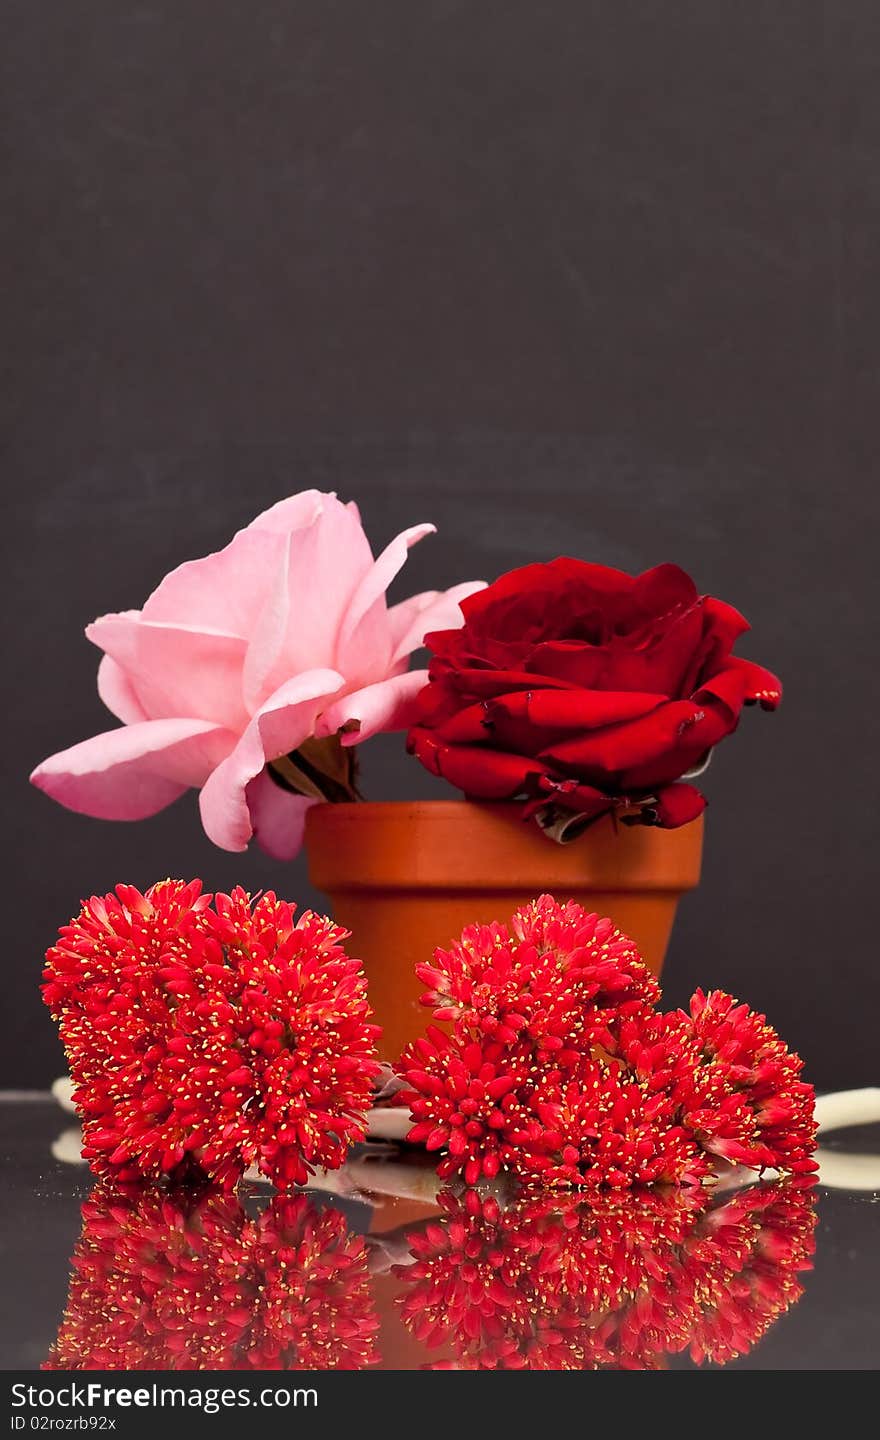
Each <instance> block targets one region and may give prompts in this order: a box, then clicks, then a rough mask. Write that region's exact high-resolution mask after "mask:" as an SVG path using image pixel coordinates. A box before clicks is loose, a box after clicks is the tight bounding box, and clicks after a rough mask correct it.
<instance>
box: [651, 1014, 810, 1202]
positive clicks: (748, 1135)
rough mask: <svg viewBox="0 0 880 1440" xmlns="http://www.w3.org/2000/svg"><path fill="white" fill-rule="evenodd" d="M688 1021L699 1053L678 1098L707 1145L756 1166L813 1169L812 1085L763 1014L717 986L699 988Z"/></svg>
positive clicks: (798, 1170)
mask: <svg viewBox="0 0 880 1440" xmlns="http://www.w3.org/2000/svg"><path fill="white" fill-rule="evenodd" d="M689 1028H690V1029H691V1032H692V1036H693V1045H694V1048H695V1050H696V1056H697V1058H696V1063H695V1065H694V1067H693V1069H692V1070H691V1071H690V1073H689V1074H687V1075H685V1076H684V1077H683V1078H682V1080H681V1081H680V1082H679V1084H678V1089H677V1098H678V1100H679V1103H680V1104H681V1105H682V1108H683V1111H684V1119H685V1124H686V1125H687V1126H688V1128H689V1129H691V1130H693V1131H694V1133H695V1134H696V1135H698V1136H699V1138H700V1139H701V1141H702V1143H703V1145H704V1146H705V1148H706V1149H707V1150H708V1151H709V1152H710V1153H711V1154H713V1155H719V1156H721V1157H722V1158H723V1159H724V1160H730V1161H733V1162H734V1163H735V1164H741V1165H751V1166H753V1167H755V1168H756V1169H763V1168H764V1167H765V1166H772V1167H773V1168H775V1169H778V1170H783V1171H786V1172H787V1173H791V1174H799V1173H804V1172H810V1171H813V1170H815V1169H816V1162H815V1161H814V1160H813V1159H811V1158H810V1157H811V1156H812V1152H813V1150H814V1149H815V1148H816V1120H815V1116H814V1113H813V1111H814V1107H815V1103H816V1096H815V1092H814V1090H813V1087H812V1085H808V1084H807V1083H806V1082H805V1081H803V1080H801V1078H800V1074H801V1070H802V1069H803V1061H802V1060H801V1059H800V1056H798V1055H795V1054H794V1053H793V1052H792V1051H791V1050H789V1049H788V1048H787V1046H786V1045H785V1044H784V1042H783V1041H782V1040H780V1038H779V1036H778V1035H777V1033H776V1031H775V1030H774V1029H773V1028H772V1026H770V1025H768V1024H767V1020H766V1017H765V1016H763V1015H758V1014H756V1013H755V1011H753V1010H749V1008H748V1006H747V1005H741V1004H739V1003H738V1002H737V1001H736V1000H734V999H733V998H732V996H730V995H725V994H724V992H723V991H721V990H712V991H710V992H709V994H708V995H704V993H703V991H702V990H698V991H697V992H696V993H695V995H694V996H693V999H692V1000H691V1005H690V1027H689Z"/></svg>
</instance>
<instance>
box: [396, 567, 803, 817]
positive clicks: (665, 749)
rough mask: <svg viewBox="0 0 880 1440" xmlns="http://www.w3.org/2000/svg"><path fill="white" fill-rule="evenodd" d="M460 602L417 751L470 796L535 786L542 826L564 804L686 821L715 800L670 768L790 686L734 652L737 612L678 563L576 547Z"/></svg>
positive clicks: (587, 813)
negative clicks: (614, 558) (648, 566)
mask: <svg viewBox="0 0 880 1440" xmlns="http://www.w3.org/2000/svg"><path fill="white" fill-rule="evenodd" d="M461 608H462V611H463V613H464V625H463V627H462V628H461V629H460V630H443V631H440V632H438V633H436V634H433V635H428V636H427V638H426V644H427V645H428V647H429V649H430V650H431V651H432V652H433V659H432V661H431V665H430V670H429V677H430V678H429V683H428V684H427V685H426V687H425V689H424V690H423V691H422V692H421V695H420V696H419V713H418V717H417V720H416V723H415V724H414V725H413V728H412V729H411V730H410V732H409V742H408V743H409V749H410V750H411V751H412V753H413V754H415V755H416V757H417V758H418V759H419V760H420V761H421V762H422V764H423V765H425V766H426V767H427V769H429V770H431V771H432V772H433V773H434V774H435V775H442V776H444V777H445V778H446V779H447V780H449V781H450V782H451V783H452V784H453V785H456V786H458V787H460V788H461V789H462V790H464V791H465V793H466V794H468V795H471V796H474V797H477V798H482V799H495V800H500V799H513V798H514V797H516V796H523V797H525V798H526V799H527V800H528V801H529V802H530V803H529V807H528V808H529V811H530V812H531V811H535V810H537V811H539V812H541V817H542V823H545V824H547V825H549V824H551V823H553V820H554V818H555V816H556V812H557V811H561V812H562V813H563V814H565V813H566V812H572V811H574V812H577V813H578V814H580V815H582V816H583V817H584V819H585V820H591V819H595V818H596V817H597V816H599V815H602V814H605V813H606V812H608V811H609V810H615V811H617V812H618V813H619V814H620V815H621V816H622V817H623V818H626V819H628V820H630V821H632V820H634V819H641V820H643V821H644V822H645V823H648V824H658V825H665V826H676V825H683V824H685V823H686V822H687V821H689V820H692V819H694V818H695V816H697V815H699V813H700V811H701V810H702V809H703V806H704V805H705V800H704V798H703V796H702V795H701V793H700V792H699V790H697V789H696V788H695V787H694V786H693V785H688V784H677V783H676V782H677V781H680V780H681V778H682V777H683V776H686V775H687V774H688V772H690V771H694V770H698V769H699V768H700V767H701V766H702V764H703V763H704V761H705V759H706V757H707V756H708V754H709V752H710V751H711V749H712V748H713V746H714V745H716V744H717V743H718V741H719V740H722V739H724V737H725V736H726V735H729V734H731V732H732V731H733V730H735V729H736V726H737V724H738V722H739V717H740V712H741V710H742V707H743V705H744V704H751V703H754V702H756V701H757V702H760V704H761V705H762V706H763V707H764V708H765V709H774V708H775V707H776V706H777V705H778V703H779V700H780V698H781V693H782V692H781V687H780V684H779V681H778V680H777V678H776V676H775V675H772V674H771V673H770V672H769V671H768V670H764V669H762V668H761V667H760V666H759V665H754V664H752V662H751V661H748V660H742V659H740V658H739V657H738V656H735V655H733V653H732V651H733V646H734V643H735V641H736V640H737V639H738V638H739V636H740V635H742V634H743V633H744V631H746V630H748V628H749V627H748V624H747V622H746V621H745V620H744V619H743V617H742V615H740V614H739V612H738V611H736V610H734V609H733V608H732V607H731V606H730V605H726V604H724V602H723V601H721V600H715V599H713V597H712V596H708V595H704V596H700V595H698V594H697V590H696V587H695V586H694V583H693V581H692V580H691V579H690V577H689V576H688V575H686V574H685V572H684V571H683V570H680V569H678V567H677V566H675V565H660V566H658V567H657V568H656V569H654V570H648V571H646V572H645V574H643V575H639V576H637V577H633V576H631V575H626V574H624V573H623V572H622V571H620V570H611V569H608V568H607V567H606V566H603V565H590V564H587V563H585V562H584V561H580V560H571V559H559V560H554V561H552V562H551V563H550V564H547V565H527V566H525V567H524V568H523V569H520V570H512V571H510V572H509V574H507V575H502V576H501V578H500V579H499V580H496V581H495V583H494V584H493V585H490V586H489V587H488V588H487V589H486V590H483V591H481V592H480V593H479V594H476V595H471V596H469V597H468V598H467V599H466V600H464V601H462V605H461Z"/></svg>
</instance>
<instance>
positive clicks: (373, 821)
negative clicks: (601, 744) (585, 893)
mask: <svg viewBox="0 0 880 1440" xmlns="http://www.w3.org/2000/svg"><path fill="white" fill-rule="evenodd" d="M305 840H306V850H307V853H308V858H309V876H310V878H311V881H312V883H313V884H314V885H315V886H316V887H317V889H319V890H323V891H325V892H327V893H329V894H330V895H333V894H338V893H341V892H345V891H364V890H371V891H382V890H395V891H398V892H405V891H417V890H433V891H436V890H446V891H462V890H483V891H485V890H492V891H498V892H499V893H504V892H522V891H525V892H526V893H531V894H534V895H538V894H540V893H541V892H542V891H545V890H549V891H553V890H556V891H557V892H559V893H560V894H561V893H563V892H564V891H568V892H569V893H572V892H574V891H578V890H596V891H606V892H613V891H617V892H621V891H633V890H646V891H657V890H661V891H675V892H678V893H681V892H682V891H684V890H690V889H692V888H693V887H694V886H695V885H696V884H697V883H698V881H699V876H700V860H701V852H702V841H703V818H702V816H699V817H698V818H697V819H696V820H694V821H691V823H690V824H689V825H685V826H682V827H681V828H680V829H678V830H661V829H658V828H656V827H654V826H644V825H637V826H624V825H619V824H615V822H614V820H613V818H612V817H611V816H603V817H602V818H601V819H600V820H597V821H596V822H595V823H594V824H593V825H591V826H590V827H589V828H588V829H587V830H585V831H584V832H583V834H582V835H579V836H578V837H577V838H576V839H575V840H572V841H571V843H570V844H567V845H558V844H556V843H555V842H554V841H553V840H552V839H550V838H549V837H548V836H547V835H545V834H544V833H543V832H542V831H541V829H540V827H539V826H538V825H537V824H535V823H534V822H533V821H526V820H523V818H522V806H521V805H520V804H519V803H518V802H517V801H510V800H506V801H474V800H375V801H365V802H343V803H341V804H322V805H314V806H312V807H311V808H310V809H309V811H308V814H307V815H306V836H305Z"/></svg>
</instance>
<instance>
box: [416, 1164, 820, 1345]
mask: <svg viewBox="0 0 880 1440" xmlns="http://www.w3.org/2000/svg"><path fill="white" fill-rule="evenodd" d="M440 1204H441V1207H442V1211H443V1214H442V1216H441V1217H440V1218H439V1219H438V1220H436V1221H430V1222H429V1223H428V1224H427V1225H426V1226H425V1227H424V1228H423V1229H421V1230H419V1231H415V1232H412V1233H410V1235H409V1236H408V1240H409V1244H410V1253H411V1255H412V1257H413V1260H412V1263H411V1264H409V1265H402V1266H399V1267H397V1271H396V1273H397V1274H398V1276H400V1277H401V1278H402V1279H403V1281H404V1283H405V1287H406V1288H405V1290H404V1292H403V1294H402V1296H401V1298H400V1304H401V1313H402V1317H403V1320H404V1323H405V1325H406V1326H407V1328H408V1329H409V1330H410V1331H411V1332H412V1333H413V1334H414V1335H415V1336H416V1337H417V1338H418V1339H419V1340H421V1341H422V1342H423V1343H424V1344H425V1345H426V1346H427V1347H428V1348H429V1349H432V1350H440V1351H445V1352H446V1353H445V1354H444V1355H443V1356H442V1358H440V1359H439V1360H438V1361H436V1362H435V1363H434V1364H433V1365H432V1366H431V1368H433V1369H450V1368H454V1369H481V1370H482V1369H500V1370H523V1369H528V1370H597V1369H608V1368H610V1369H639V1370H641V1369H656V1368H659V1367H660V1366H661V1365H662V1364H663V1362H664V1359H665V1357H666V1356H667V1355H670V1354H675V1353H678V1352H680V1351H683V1350H689V1351H690V1354H691V1356H692V1358H693V1359H694V1360H695V1361H696V1362H697V1363H700V1362H702V1361H703V1360H706V1359H709V1360H713V1361H715V1362H716V1363H719V1364H724V1363H726V1362H727V1361H728V1360H731V1359H733V1358H734V1357H735V1356H737V1355H744V1354H746V1353H747V1352H748V1351H749V1350H750V1349H751V1347H752V1346H753V1345H754V1344H755V1342H756V1341H757V1340H758V1339H759V1338H760V1337H761V1336H762V1335H763V1334H764V1333H765V1331H766V1330H767V1329H768V1328H769V1326H770V1325H771V1324H772V1323H773V1321H774V1320H775V1319H776V1318H777V1316H778V1315H780V1314H782V1313H783V1312H784V1311H785V1310H786V1309H788V1308H789V1306H790V1305H792V1304H794V1303H795V1301H796V1300H797V1299H798V1298H799V1296H800V1294H801V1285H800V1282H799V1279H798V1277H799V1275H800V1273H801V1272H802V1271H804V1270H807V1269H809V1268H810V1263H811V1260H810V1257H811V1255H812V1253H813V1248H814V1242H813V1232H814V1229H815V1223H816V1215H815V1208H814V1204H813V1197H812V1186H811V1182H810V1181H806V1182H805V1181H803V1180H792V1181H788V1182H785V1183H778V1184H774V1185H755V1186H752V1187H751V1188H750V1189H748V1190H745V1191H741V1192H739V1193H736V1194H734V1195H732V1196H730V1197H728V1198H726V1199H725V1200H724V1201H723V1203H721V1204H719V1205H715V1206H713V1205H712V1204H711V1202H710V1200H709V1198H708V1196H707V1194H706V1192H705V1191H702V1190H697V1189H693V1188H684V1189H672V1190H663V1191H660V1190H657V1189H654V1190H642V1191H640V1192H638V1193H637V1194H635V1195H632V1196H628V1197H627V1199H626V1201H625V1202H623V1201H621V1199H620V1198H619V1197H618V1196H616V1195H614V1194H608V1193H606V1194H604V1195H603V1194H597V1195H595V1196H592V1197H591V1199H590V1201H589V1202H588V1203H583V1202H582V1201H580V1200H578V1198H577V1197H576V1196H574V1195H559V1194H555V1195H549V1194H547V1193H544V1194H542V1195H540V1196H537V1197H536V1196H534V1195H530V1194H528V1193H526V1194H523V1195H521V1196H520V1197H519V1198H518V1199H516V1200H515V1201H514V1202H513V1203H512V1204H510V1205H509V1206H507V1207H504V1206H502V1205H501V1204H499V1201H498V1199H497V1198H496V1197H494V1196H489V1197H480V1196H479V1195H478V1194H477V1193H476V1192H475V1191H473V1190H469V1191H465V1192H464V1194H463V1195H462V1196H461V1197H460V1198H456V1197H454V1196H453V1195H452V1194H451V1193H450V1192H446V1193H444V1194H443V1195H442V1196H441V1197H440Z"/></svg>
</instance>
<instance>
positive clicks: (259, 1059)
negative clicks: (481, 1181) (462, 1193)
mask: <svg viewBox="0 0 880 1440" xmlns="http://www.w3.org/2000/svg"><path fill="white" fill-rule="evenodd" d="M211 899H212V897H211V896H209V895H203V894H202V893H201V885H200V882H199V881H193V882H192V883H191V884H189V885H185V884H183V883H182V882H180V881H165V882H163V883H161V884H158V885H154V886H153V887H152V889H150V890H148V891H147V893H146V895H142V894H141V893H140V892H139V891H137V890H135V889H134V888H133V887H131V886H127V885H119V886H117V889H116V893H115V894H111V895H106V896H104V897H97V896H93V897H92V899H91V900H89V901H88V902H87V903H86V904H85V905H84V906H83V908H82V910H81V912H80V914H79V915H78V916H77V917H76V918H75V919H74V920H73V921H72V922H71V923H70V924H69V925H67V926H65V927H64V928H63V929H62V931H61V934H60V938H59V940H58V942H57V944H56V945H54V946H53V947H52V949H50V950H49V951H48V952H47V956H46V962H47V963H46V970H45V972H44V980H45V984H44V986H43V994H44V997H45V1000H46V1003H47V1005H48V1006H49V1008H50V1009H51V1011H52V1014H53V1016H54V1017H55V1019H56V1020H57V1021H58V1023H59V1027H60V1031H61V1038H62V1040H63V1042H64V1046H65V1050H66V1052H67V1057H68V1061H69V1064H70V1070H71V1075H72V1078H73V1082H74V1099H75V1101H76V1104H77V1108H78V1110H79V1113H80V1116H81V1119H82V1122H83V1154H84V1156H85V1157H86V1158H87V1159H88V1161H89V1163H90V1165H91V1167H92V1169H93V1170H94V1171H95V1173H96V1174H98V1175H100V1176H108V1177H113V1178H115V1179H116V1180H118V1181H130V1180H135V1179H137V1178H139V1177H142V1176H143V1177H149V1178H152V1179H159V1178H161V1177H168V1178H169V1179H170V1180H171V1181H172V1182H175V1183H179V1182H181V1181H184V1180H189V1179H196V1180H204V1179H205V1178H208V1179H210V1180H211V1181H212V1182H214V1183H216V1184H219V1185H221V1186H223V1187H225V1188H232V1187H233V1186H234V1185H235V1184H236V1183H237V1182H238V1180H239V1179H240V1177H241V1175H242V1173H243V1172H244V1170H245V1169H246V1167H247V1166H248V1165H256V1166H258V1167H259V1169H260V1170H261V1171H262V1173H263V1174H264V1175H266V1176H267V1177H268V1178H269V1179H271V1180H272V1181H273V1182H274V1183H275V1184H276V1185H278V1186H279V1187H280V1188H286V1187H288V1186H290V1185H294V1184H299V1183H302V1182H303V1181H304V1180H305V1179H306V1178H307V1176H308V1174H309V1172H310V1170H311V1169H312V1168H313V1167H314V1166H315V1165H322V1166H325V1167H331V1168H332V1167H335V1166H337V1165H339V1164H340V1163H341V1162H342V1160H343V1158H344V1156H345V1153H346V1150H347V1148H348V1146H349V1144H350V1143H351V1142H352V1141H356V1140H360V1139H362V1138H363V1136H364V1133H365V1120H364V1115H365V1111H366V1110H367V1109H368V1108H369V1104H370V1096H371V1088H372V1081H373V1077H374V1076H375V1074H376V1073H377V1072H378V1065H377V1064H376V1063H375V1059H374V1039H375V1036H376V1034H377V1033H378V1032H377V1027H376V1026H374V1025H371V1024H370V1023H369V1018H368V1017H369V1015H370V1010H369V1006H368V1004H367V993H366V981H365V978H364V976H363V972H362V969H361V965H360V962H359V961H358V960H355V959H352V958H351V957H349V956H348V955H347V954H346V952H345V950H344V948H343V941H344V940H345V938H346V932H345V931H344V930H341V929H340V928H339V927H338V926H336V925H334V924H333V923H332V922H331V921H330V920H327V919H326V918H324V917H323V916H319V915H314V914H312V913H311V912H306V913H305V914H303V915H302V916H301V917H300V918H299V920H298V921H295V920H294V909H293V907H292V906H291V905H289V904H287V903H286V902H284V901H281V900H278V899H277V898H276V897H275V895H274V894H272V893H271V892H270V893H268V894H265V895H263V896H262V897H261V898H259V899H258V900H257V901H256V902H253V901H252V900H251V898H250V896H248V895H247V894H246V893H245V891H243V890H241V889H236V890H234V891H233V892H232V894H231V895H217V896H216V897H214V903H213V905H212V904H211Z"/></svg>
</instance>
